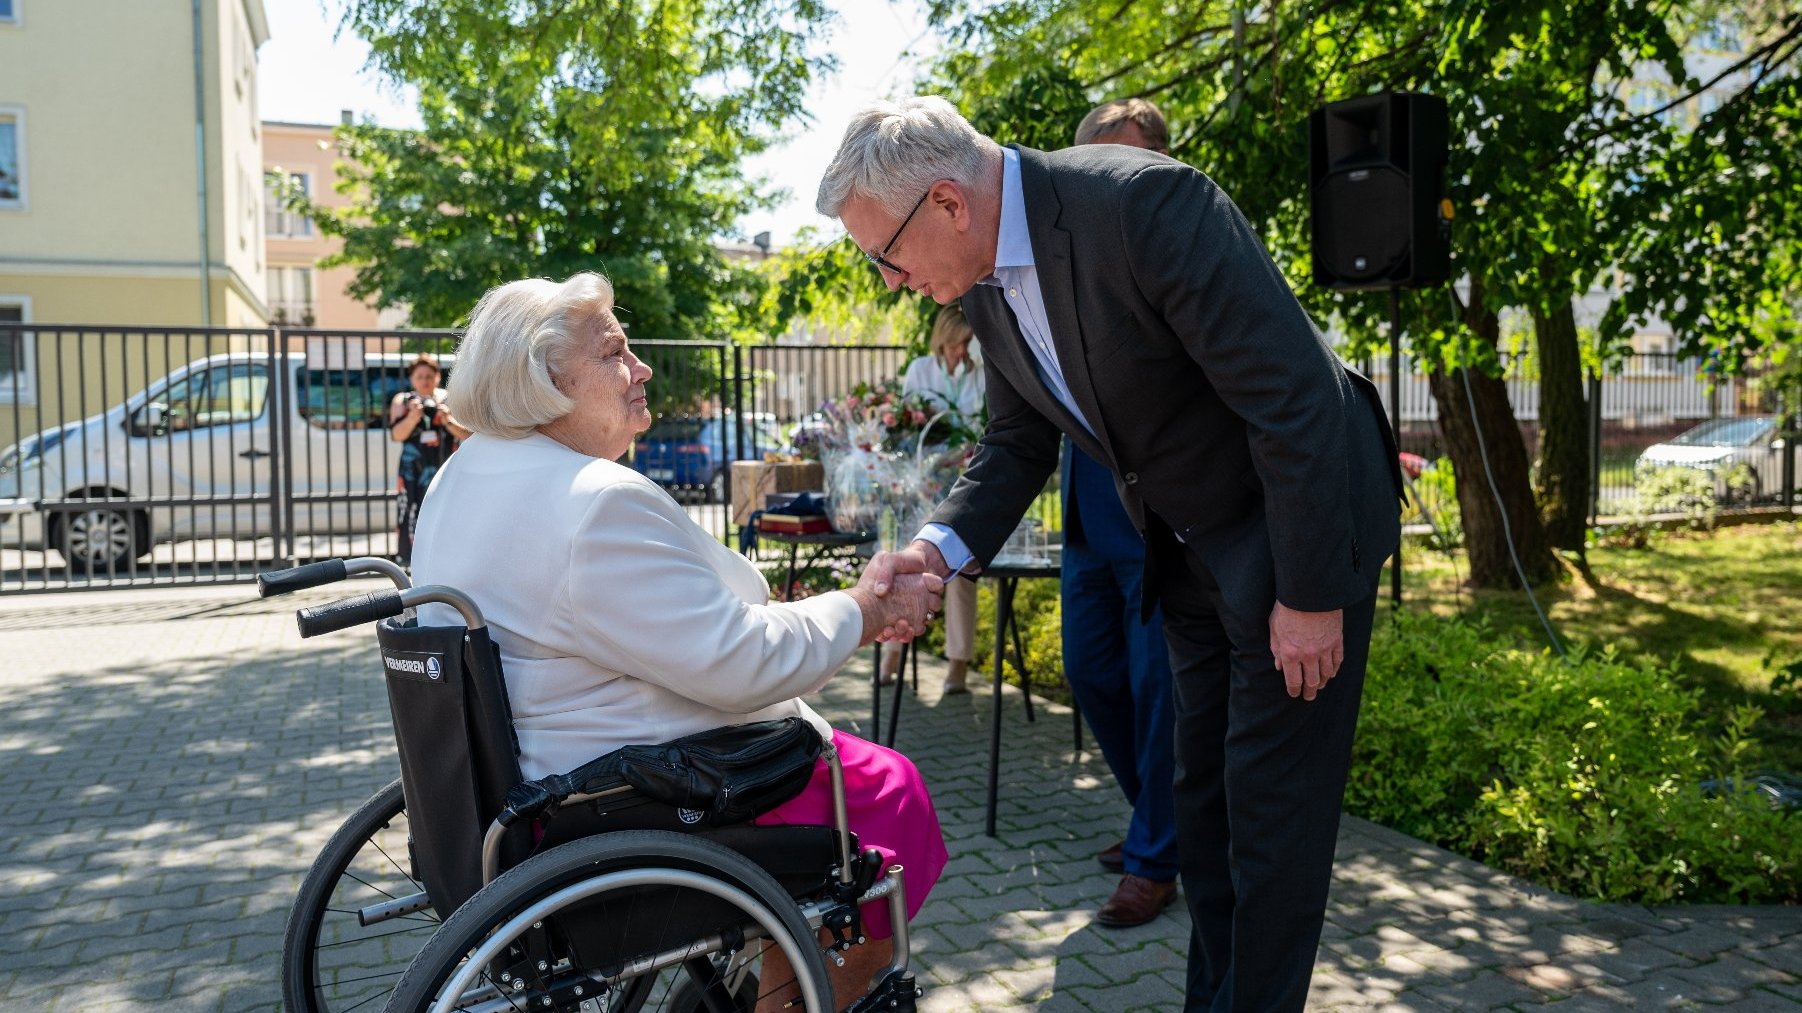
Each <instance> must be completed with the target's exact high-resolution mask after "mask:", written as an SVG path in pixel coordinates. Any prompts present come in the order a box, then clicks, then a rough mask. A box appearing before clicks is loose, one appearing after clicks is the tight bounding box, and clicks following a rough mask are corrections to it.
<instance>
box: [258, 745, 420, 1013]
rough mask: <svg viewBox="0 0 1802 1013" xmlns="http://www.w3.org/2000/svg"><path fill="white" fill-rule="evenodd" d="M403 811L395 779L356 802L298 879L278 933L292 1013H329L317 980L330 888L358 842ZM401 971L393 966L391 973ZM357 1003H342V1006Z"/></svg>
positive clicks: (284, 986)
mask: <svg viewBox="0 0 1802 1013" xmlns="http://www.w3.org/2000/svg"><path fill="white" fill-rule="evenodd" d="M405 812H406V802H405V800H404V799H403V798H402V796H401V787H400V781H399V780H398V779H397V780H395V781H394V782H392V783H391V784H389V785H388V786H387V787H385V788H383V789H382V790H380V791H378V792H376V793H375V794H374V795H372V796H370V798H369V799H368V801H366V802H364V803H363V804H362V805H361V806H359V807H357V810H356V811H355V812H353V813H352V814H351V815H350V818H349V819H347V820H345V821H344V823H343V825H341V826H340V827H339V828H338V829H337V831H336V832H335V833H333V834H332V836H331V838H330V839H329V840H327V841H326V844H325V847H324V848H322V849H320V852H319V857H318V858H315V859H314V860H313V865H312V868H310V869H308V870H307V875H306V878H305V879H303V880H301V883H300V889H299V890H298V891H296V893H295V895H294V904H293V906H292V907H291V908H289V910H288V926H287V931H286V933H285V934H284V936H283V938H282V1002H283V1004H284V1005H285V1007H286V1008H287V1009H288V1010H290V1011H291V1013H331V1011H332V1009H333V1007H332V1006H331V1005H330V1003H329V1001H328V999H327V997H326V995H325V994H324V989H323V988H322V987H321V983H320V982H319V980H318V966H319V965H318V952H319V943H320V940H319V933H320V930H321V928H322V926H323V925H324V921H325V916H326V914H327V911H328V908H329V907H330V905H331V902H332V897H333V893H334V891H335V890H336V888H337V886H338V883H339V881H340V880H341V879H342V878H343V877H344V876H345V874H346V872H347V870H348V869H349V867H350V863H351V862H352V861H354V860H355V859H356V857H357V856H358V855H359V854H361V853H362V850H363V846H364V845H365V844H367V843H368V842H369V841H370V840H371V839H373V838H374V837H375V835H376V834H378V833H380V832H381V831H382V830H384V829H386V828H387V827H388V826H389V825H390V824H391V823H393V822H394V820H395V819H397V818H398V817H400V816H402V815H404V814H405ZM402 970H404V968H399V967H397V968H396V969H395V973H396V974H397V975H398V974H399V973H400V972H401V971H402ZM359 1004H360V1003H347V1004H346V1008H348V1007H349V1006H351V1005H359Z"/></svg>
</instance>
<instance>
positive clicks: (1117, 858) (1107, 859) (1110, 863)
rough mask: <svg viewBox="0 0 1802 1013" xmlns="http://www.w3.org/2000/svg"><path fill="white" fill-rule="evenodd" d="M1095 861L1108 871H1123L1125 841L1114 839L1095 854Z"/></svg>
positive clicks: (1124, 865) (1124, 866) (1124, 867)
mask: <svg viewBox="0 0 1802 1013" xmlns="http://www.w3.org/2000/svg"><path fill="white" fill-rule="evenodd" d="M1095 861H1097V862H1100V863H1101V867H1102V868H1103V869H1106V870H1108V871H1109V872H1125V871H1126V842H1125V841H1115V842H1114V843H1112V844H1110V845H1108V846H1107V847H1105V848H1102V849H1101V853H1100V854H1098V855H1096V856H1095Z"/></svg>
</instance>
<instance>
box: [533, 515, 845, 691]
mask: <svg viewBox="0 0 1802 1013" xmlns="http://www.w3.org/2000/svg"><path fill="white" fill-rule="evenodd" d="M692 523H693V522H692V521H690V520H689V519H688V518H687V516H686V515H683V514H682V513H681V508H680V507H677V506H676V505H675V504H674V503H673V502H670V501H668V499H667V497H664V496H661V495H660V494H658V493H657V492H656V491H655V490H652V489H647V488H643V487H640V486H636V485H630V484H620V485H614V486H610V487H608V488H605V489H603V490H601V492H600V493H599V494H598V495H596V497H595V501H594V504H593V505H592V506H591V507H590V508H589V510H588V512H587V514H586V516H585V517H584V518H583V521H582V525H581V528H580V530H579V531H578V532H577V534H576V537H575V540H574V542H573V544H572V546H571V549H572V558H571V560H570V565H569V570H568V571H567V572H568V577H567V581H568V584H567V587H566V589H565V590H566V593H567V595H568V601H569V602H570V607H571V609H572V612H573V621H574V624H575V627H576V630H577V633H578V635H579V636H580V637H581V639H582V644H583V647H584V649H585V653H586V654H587V655H588V657H589V659H590V660H592V661H593V662H595V663H596V664H598V665H600V666H602V667H604V668H610V669H613V670H614V671H618V672H625V673H628V674H630V675H632V676H634V677H636V678H639V679H643V680H645V681H647V682H652V683H656V684H657V685H659V686H662V687H664V688H665V689H668V690H670V691H671V692H674V693H678V694H681V695H682V696H686V697H689V698H690V699H693V700H697V701H699V702H701V703H703V704H706V705H707V706H709V707H713V708H715V709H717V710H724V711H734V712H749V711H754V710H758V709H761V708H763V707H767V706H769V705H771V704H775V703H780V702H782V701H784V700H789V699H793V698H794V697H797V696H801V695H803V694H805V693H810V692H812V691H814V690H816V689H818V688H820V687H821V686H823V685H825V683H826V681H827V680H828V679H830V678H832V675H833V674H834V673H835V672H837V671H838V669H839V667H840V666H841V665H843V664H844V663H845V661H846V660H847V659H849V658H850V657H851V654H852V653H853V652H854V651H856V649H857V644H858V640H859V639H860V638H861V637H862V636H863V615H862V612H861V610H860V609H859V608H858V605H857V603H856V602H855V601H854V600H852V598H851V596H850V595H847V594H840V593H836V592H834V593H831V594H823V595H818V596H816V597H813V598H807V599H804V600H802V601H798V602H789V603H776V604H752V603H750V602H746V601H745V600H744V599H743V598H741V597H739V596H738V595H737V594H735V593H734V592H733V590H732V589H731V588H730V587H729V586H727V584H726V582H725V581H724V580H723V579H722V578H721V576H720V574H719V572H718V571H717V570H715V569H714V567H713V565H712V564H711V563H710V562H709V561H708V560H707V558H706V557H705V556H703V555H701V554H700V553H697V552H695V551H694V550H693V549H692V548H691V547H690V545H691V543H690V541H689V538H690V536H691V534H692V533H691V532H689V531H688V530H686V529H687V527H688V526H690V525H692Z"/></svg>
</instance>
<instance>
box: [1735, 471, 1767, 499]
mask: <svg viewBox="0 0 1802 1013" xmlns="http://www.w3.org/2000/svg"><path fill="white" fill-rule="evenodd" d="M1763 498H1764V485H1763V483H1762V482H1760V481H1759V480H1758V472H1756V471H1753V470H1752V469H1750V468H1747V469H1746V473H1745V477H1743V478H1742V479H1740V480H1739V481H1737V482H1733V483H1731V484H1729V485H1728V486H1727V496H1726V500H1727V502H1728V503H1731V504H1734V505H1735V506H1751V505H1753V504H1754V503H1757V502H1758V501H1759V500H1761V499H1763Z"/></svg>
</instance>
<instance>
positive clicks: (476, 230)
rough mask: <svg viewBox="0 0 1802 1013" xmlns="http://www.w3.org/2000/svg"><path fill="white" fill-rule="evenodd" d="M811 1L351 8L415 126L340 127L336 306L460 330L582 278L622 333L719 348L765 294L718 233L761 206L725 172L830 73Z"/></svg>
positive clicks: (475, 0)
mask: <svg viewBox="0 0 1802 1013" xmlns="http://www.w3.org/2000/svg"><path fill="white" fill-rule="evenodd" d="M828 18H829V14H828V12H827V11H826V9H825V7H824V5H823V4H822V3H821V2H819V0H659V2H656V3H648V2H638V0H556V2H552V0H350V2H349V4H348V7H347V9H346V12H345V15H344V24H343V28H344V29H345V30H350V31H354V32H356V33H357V34H358V35H360V36H362V37H363V38H365V39H367V40H368V42H369V43H370V46H371V63H372V64H373V65H374V66H375V67H376V68H377V69H379V70H380V71H382V72H383V73H385V74H386V75H387V76H388V77H389V78H390V79H391V80H392V81H394V82H396V83H399V84H405V85H411V86H413V87H414V88H416V89H417V90H418V93H419V109H420V116H421V119H422V121H423V124H424V125H423V129H421V130H417V131H410V130H391V129H384V128H380V127H375V126H371V125H356V126H349V127H345V128H343V129H341V130H340V133H339V141H340V145H341V147H342V150H343V153H344V155H345V157H346V159H347V160H348V162H349V165H348V166H347V167H346V170H347V171H346V172H345V174H344V176H343V177H342V178H343V182H342V183H341V188H342V189H343V190H344V191H345V192H347V193H348V194H350V195H351V197H352V198H353V203H352V204H351V206H350V207H348V208H346V209H344V210H342V211H339V212H331V211H328V210H327V209H324V208H320V207H316V206H313V207H308V208H306V210H308V211H309V212H310V213H312V214H314V215H315V216H316V217H318V218H319V219H320V221H321V227H322V229H323V230H324V231H325V232H327V233H330V234H334V235H338V236H341V237H342V238H343V240H344V248H343V252H342V253H341V254H339V255H337V256H336V257H335V258H334V262H336V263H342V264H348V265H350V266H352V267H354V268H355V269H356V277H355V280H354V281H353V282H352V285H351V293H352V294H353V295H355V296H357V297H359V298H362V299H365V300H369V301H371V302H374V303H375V304H376V305H379V306H394V305H403V304H404V305H406V306H407V307H409V308H410V310H411V314H412V318H413V320H414V321H415V322H416V323H420V324H425V325H435V326H441V325H449V324H454V323H456V322H458V321H459V320H461V319H462V318H463V317H464V316H465V315H466V314H467V313H468V311H469V309H470V308H471V307H472V306H473V305H474V303H475V300H476V299H478V298H479V297H480V296H481V294H482V293H483V292H484V291H486V290H487V289H488V288H490V287H492V286H494V285H497V284H500V283H502V282H506V281H509V280H513V279H516V278H522V277H533V276H543V277H551V278H562V277H566V276H568V275H570V274H573V273H575V272H577V271H581V270H597V271H601V272H603V273H605V274H606V275H608V276H609V277H610V278H611V279H612V280H613V284H614V288H615V291H616V293H617V297H618V303H619V305H620V308H621V312H622V319H623V320H624V322H626V323H627V324H628V326H629V327H630V328H631V329H632V333H633V335H634V336H635V337H639V338H697V337H707V338H721V337H727V336H730V335H732V334H733V333H734V332H735V331H737V330H739V329H741V328H743V327H745V326H747V325H748V322H749V321H750V320H752V319H754V317H755V313H756V311H757V309H758V308H759V306H760V301H761V299H762V297H763V292H762V287H763V286H762V283H761V282H760V281H759V280H758V279H757V278H756V277H754V276H753V275H752V273H751V272H750V271H748V270H747V269H744V268H735V267H733V266H731V265H729V264H727V263H726V262H725V261H724V260H722V258H721V257H720V256H719V254H718V253H717V251H716V250H715V248H714V242H715V238H716V237H718V236H722V235H729V234H731V233H733V231H734V230H735V228H736V224H737V221H738V219H739V217H740V216H741V215H743V214H744V213H745V212H747V211H750V210H752V209H754V208H757V207H761V206H765V205H767V203H768V202H769V199H770V198H769V195H768V194H766V193H764V192H762V191H761V190H760V189H759V187H758V186H757V185H756V183H755V182H754V181H747V180H745V179H744V178H743V170H742V168H741V163H742V160H743V159H744V158H745V157H746V156H748V155H752V154H755V153H757V152H760V151H763V150H765V149H766V148H767V147H768V146H769V144H770V143H771V142H772V140H773V139H774V137H775V135H776V134H775V132H776V131H777V130H778V129H779V128H780V127H781V126H782V125H783V124H785V123H788V122H790V121H792V120H793V119H795V118H796V117H799V116H801V115H803V111H802V108H801V101H802V98H803V94H804V90H805V88H806V85H807V83H808V81H809V80H810V79H811V78H812V76H813V75H814V74H816V73H818V72H820V71H822V70H824V69H827V68H828V67H829V66H830V62H829V61H825V60H822V59H819V58H816V57H811V56H809V55H808V52H807V45H808V42H809V40H810V39H811V38H812V37H813V36H814V35H815V34H816V33H817V32H818V31H819V30H820V29H821V28H822V26H823V25H824V24H825V23H826V22H827V20H828Z"/></svg>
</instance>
